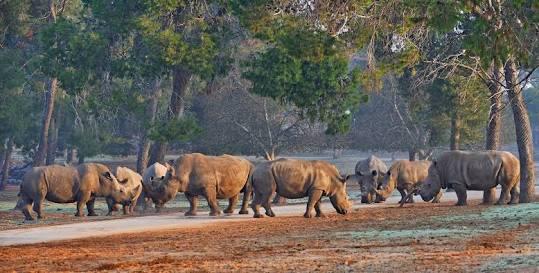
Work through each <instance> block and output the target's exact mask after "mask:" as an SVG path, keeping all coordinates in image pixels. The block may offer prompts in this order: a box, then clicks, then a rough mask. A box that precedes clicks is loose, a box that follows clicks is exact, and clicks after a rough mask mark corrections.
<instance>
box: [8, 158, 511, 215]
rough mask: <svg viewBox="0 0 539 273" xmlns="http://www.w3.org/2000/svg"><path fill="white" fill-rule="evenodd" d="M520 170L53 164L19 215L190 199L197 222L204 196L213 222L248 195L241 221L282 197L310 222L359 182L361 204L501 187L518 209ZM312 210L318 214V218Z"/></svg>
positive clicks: (496, 161)
mask: <svg viewBox="0 0 539 273" xmlns="http://www.w3.org/2000/svg"><path fill="white" fill-rule="evenodd" d="M519 179H520V166H519V161H518V159H517V158H516V157H515V156H514V155H512V154H511V153H509V152H501V151H483V152H465V151H450V152H445V153H443V154H441V155H440V156H439V157H438V158H437V159H436V160H434V161H432V162H431V161H408V160H397V161H395V162H394V163H393V164H392V166H391V167H390V168H389V169H388V168H387V166H386V165H385V164H384V163H383V162H382V161H381V160H380V159H378V158H376V157H375V156H371V157H369V158H368V159H366V160H362V161H360V162H358V163H357V165H356V168H355V173H354V174H350V175H343V174H340V173H339V171H338V170H337V168H336V167H335V166H334V165H332V164H330V163H328V162H325V161H320V160H312V161H309V160H297V159H277V160H273V161H267V162H263V163H259V164H257V165H256V166H255V165H254V164H252V163H251V162H250V161H248V160H246V159H243V158H240V157H236V156H230V155H222V156H207V155H203V154H198V153H193V154H185V155H182V156H180V157H179V158H178V159H176V160H175V161H174V162H173V163H171V164H168V163H165V165H162V164H159V163H155V164H153V165H151V166H150V167H148V168H147V169H146V170H145V171H144V173H143V175H142V176H141V175H140V174H138V173H136V172H134V171H132V170H130V169H129V168H125V167H118V168H116V170H115V173H112V172H111V171H110V170H109V168H108V167H106V166H105V165H103V164H98V163H86V164H81V165H79V166H77V167H69V166H60V165H52V166H45V167H35V168H32V169H31V170H30V171H28V172H27V173H26V174H25V175H24V178H23V181H22V183H21V185H20V192H19V201H18V204H17V207H18V208H20V209H21V210H22V212H23V214H24V216H25V219H26V220H32V219H33V217H32V216H31V214H30V207H31V206H33V210H34V211H35V212H36V213H37V216H38V218H42V217H43V212H42V207H43V202H44V200H45V199H46V200H48V201H51V202H55V203H74V202H76V203H77V212H76V214H75V215H76V216H83V215H84V212H83V208H84V206H86V208H87V210H88V216H93V215H96V213H95V211H94V202H95V198H96V197H105V198H106V201H107V204H108V207H109V213H108V215H111V214H112V211H113V210H114V209H117V208H118V207H119V206H123V213H124V214H129V213H132V212H133V210H134V208H135V206H137V204H138V205H139V206H142V207H143V208H144V209H146V207H147V206H148V204H150V205H151V202H152V201H153V203H154V205H155V209H156V210H157V211H159V210H160V209H161V208H162V207H163V205H164V204H165V203H166V202H168V201H170V200H172V199H174V198H175V196H176V194H177V193H178V192H183V193H184V194H185V196H186V198H187V200H188V201H189V203H190V209H189V211H187V212H186V213H185V215H191V216H192V215H196V213H197V203H198V197H199V196H203V197H204V198H206V200H207V201H208V205H209V207H210V215H212V216H216V215H219V214H221V209H220V207H219V204H218V201H217V200H218V199H228V200H229V205H228V207H227V208H226V210H225V211H224V212H225V213H233V212H234V207H235V205H236V203H237V201H238V199H239V196H240V193H241V192H243V202H242V206H241V210H240V211H239V213H240V214H248V210H247V206H248V203H249V199H250V197H251V196H253V200H252V202H251V208H252V209H253V211H254V217H255V218H259V217H263V215H262V214H261V213H260V211H259V210H260V207H261V206H262V207H264V209H265V214H266V215H268V216H271V217H273V216H275V213H274V212H273V211H272V209H271V205H270V203H271V202H270V200H271V197H272V195H273V194H275V193H277V194H279V195H280V196H282V197H285V198H290V199H294V198H303V197H308V202H307V209H306V211H305V214H304V216H305V217H307V218H310V217H313V216H317V217H320V216H322V215H323V214H322V211H321V210H320V202H321V199H322V197H323V196H327V197H329V199H330V201H331V204H332V205H333V207H334V208H335V210H336V211H337V212H338V213H340V214H346V213H347V212H348V211H349V210H350V207H351V202H350V201H349V199H348V194H347V192H346V184H349V183H351V182H355V183H359V185H360V187H361V194H362V197H361V201H362V203H371V202H382V201H384V200H385V199H386V198H387V197H388V196H389V195H390V194H391V193H392V192H393V190H394V189H395V188H396V189H397V190H398V191H399V192H400V194H401V196H402V198H401V201H400V202H401V205H402V204H404V203H405V202H413V198H410V197H412V195H413V194H416V195H417V194H419V195H421V197H422V199H423V200H424V201H426V202H428V201H431V200H432V201H433V202H439V200H440V197H441V189H442V188H444V189H445V188H448V187H451V188H453V189H454V190H455V193H456V194H457V198H458V202H457V205H466V191H467V190H480V191H485V190H489V189H492V188H494V187H496V186H497V185H501V194H500V198H499V200H498V202H497V204H506V203H507V200H508V199H509V194H510V195H511V199H510V202H509V203H511V204H513V203H517V202H518V195H519V188H518V181H519ZM313 210H314V212H315V214H313Z"/></svg>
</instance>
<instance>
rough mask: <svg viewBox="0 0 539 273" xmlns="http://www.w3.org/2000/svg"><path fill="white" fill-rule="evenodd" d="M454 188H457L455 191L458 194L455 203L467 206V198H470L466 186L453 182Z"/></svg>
mask: <svg viewBox="0 0 539 273" xmlns="http://www.w3.org/2000/svg"><path fill="white" fill-rule="evenodd" d="M453 189H454V190H455V193H456V194H457V199H458V201H457V203H456V204H455V205H457V206H466V205H467V203H466V199H467V198H468V195H467V194H466V187H465V186H463V185H455V184H453Z"/></svg>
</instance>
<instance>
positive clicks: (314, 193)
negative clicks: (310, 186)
mask: <svg viewBox="0 0 539 273" xmlns="http://www.w3.org/2000/svg"><path fill="white" fill-rule="evenodd" d="M322 193H323V192H322V191H321V190H311V192H310V193H309V201H308V202H307V210H306V211H305V214H303V217H305V218H312V217H313V209H314V206H315V205H316V203H317V202H320V198H322Z"/></svg>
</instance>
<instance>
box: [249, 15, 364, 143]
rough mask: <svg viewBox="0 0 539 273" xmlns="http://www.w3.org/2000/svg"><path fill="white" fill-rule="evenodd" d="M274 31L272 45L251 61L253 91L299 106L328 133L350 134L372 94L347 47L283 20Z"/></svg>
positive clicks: (277, 23)
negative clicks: (364, 91) (354, 114)
mask: <svg viewBox="0 0 539 273" xmlns="http://www.w3.org/2000/svg"><path fill="white" fill-rule="evenodd" d="M270 31H273V32H272V33H270V34H267V36H266V37H264V38H265V39H267V41H268V42H267V43H268V46H267V47H266V48H265V49H264V50H263V51H262V52H259V53H256V54H255V55H254V56H253V57H252V59H251V60H249V61H247V62H246V63H245V71H244V73H243V77H244V78H245V79H248V80H249V81H250V82H251V84H252V86H251V88H250V91H251V92H253V93H255V94H258V95H261V96H265V97H270V98H272V99H275V100H277V101H279V102H280V103H283V104H292V105H295V106H296V107H298V109H300V110H301V111H302V113H301V114H302V116H303V117H306V118H309V119H310V120H311V121H315V120H318V121H321V122H324V123H326V124H327V126H328V127H327V130H326V132H327V133H328V134H333V135H334V134H338V133H344V132H346V131H348V130H349V127H350V121H351V113H352V111H353V110H354V108H355V107H356V106H357V105H358V104H359V103H360V102H361V101H366V99H367V96H365V95H364V94H362V93H361V92H360V90H359V75H358V73H357V72H358V70H356V69H354V70H352V71H350V70H349V68H348V58H347V56H346V55H344V54H343V52H341V51H340V49H341V48H342V47H343V45H342V43H341V42H340V41H339V40H337V39H335V38H334V37H331V36H330V35H328V34H327V33H325V32H316V31H315V30H314V29H311V28H310V27H309V26H308V25H306V24H303V23H302V22H301V21H299V22H298V21H296V20H295V19H289V18H283V20H282V21H277V22H275V23H274V24H273V26H272V28H271V30H270ZM261 36H262V35H261Z"/></svg>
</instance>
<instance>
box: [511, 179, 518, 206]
mask: <svg viewBox="0 0 539 273" xmlns="http://www.w3.org/2000/svg"><path fill="white" fill-rule="evenodd" d="M519 201H520V188H519V187H518V184H517V185H514V186H513V188H512V189H511V201H509V204H511V205H514V204H518V202H519Z"/></svg>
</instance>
